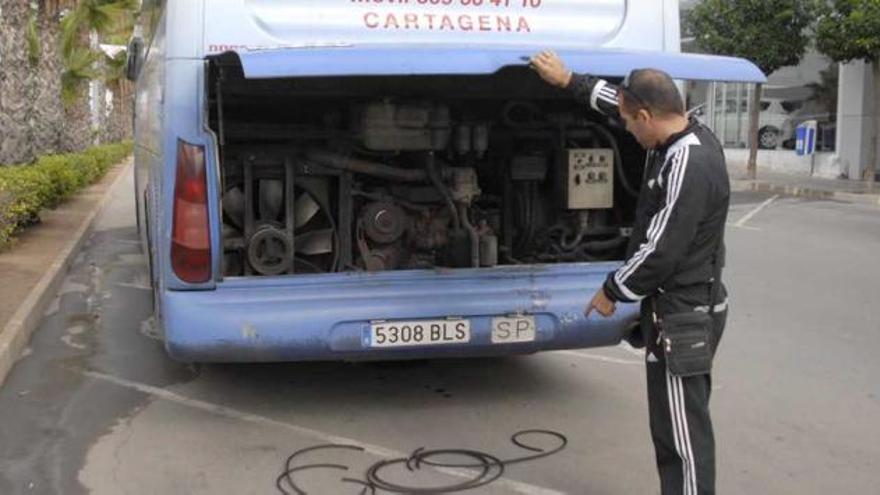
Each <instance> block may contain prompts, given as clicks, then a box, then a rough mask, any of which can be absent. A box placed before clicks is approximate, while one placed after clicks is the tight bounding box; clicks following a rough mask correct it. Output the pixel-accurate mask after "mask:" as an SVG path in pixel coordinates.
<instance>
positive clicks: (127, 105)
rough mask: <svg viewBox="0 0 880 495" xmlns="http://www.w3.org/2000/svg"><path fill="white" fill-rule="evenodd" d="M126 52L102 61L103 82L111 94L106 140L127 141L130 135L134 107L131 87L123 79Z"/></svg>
mask: <svg viewBox="0 0 880 495" xmlns="http://www.w3.org/2000/svg"><path fill="white" fill-rule="evenodd" d="M127 55H128V54H127V53H126V52H120V53H118V54H117V55H116V56H115V57H113V58H111V57H107V59H106V60H105V61H104V67H105V69H106V72H105V76H104V81H105V82H106V83H107V87H108V89H109V90H110V91H111V92H112V93H113V108H112V110H111V113H110V119H109V121H108V122H107V133H106V136H107V140H108V141H121V140H123V139H128V138H130V137H131V134H132V118H133V116H134V106H133V101H132V97H133V96H134V95H133V92H132V87H131V83H130V82H129V81H128V79H126V78H125V65H126V58H127Z"/></svg>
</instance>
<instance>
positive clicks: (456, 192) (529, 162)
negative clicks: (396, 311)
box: [205, 54, 644, 276]
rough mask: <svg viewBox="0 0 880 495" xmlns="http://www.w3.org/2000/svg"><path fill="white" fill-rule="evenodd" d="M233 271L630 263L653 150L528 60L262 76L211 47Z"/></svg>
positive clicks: (214, 121) (227, 249) (226, 246)
mask: <svg viewBox="0 0 880 495" xmlns="http://www.w3.org/2000/svg"><path fill="white" fill-rule="evenodd" d="M206 74H207V77H206V78H205V79H206V85H207V87H206V95H207V98H206V111H207V121H208V123H209V127H210V129H211V130H212V131H213V132H214V133H215V134H216V136H217V139H218V143H219V157H220V174H221V182H222V191H223V197H222V209H223V270H224V276H253V275H266V276H273V275H282V274H298V273H322V272H334V271H351V270H367V271H382V270H396V269H418V268H437V267H447V268H463V267H491V266H496V265H510V264H522V263H561V262H581V261H604V260H616V259H621V258H622V257H623V255H624V251H625V249H626V244H627V241H628V239H629V232H630V227H631V223H632V219H633V217H634V208H635V200H636V198H635V192H636V191H637V190H638V188H639V185H640V184H639V183H640V180H641V171H642V163H643V162H644V152H643V151H642V150H641V149H640V148H639V146H638V145H637V144H636V143H635V141H634V140H632V138H631V137H630V136H629V135H628V134H627V133H626V132H625V131H624V130H623V129H622V128H621V127H619V126H614V125H612V124H609V123H608V122H607V121H606V119H605V118H604V117H602V116H600V115H597V114H595V113H594V112H592V111H591V110H589V109H588V108H586V107H585V106H583V105H578V104H577V103H576V102H574V101H573V100H572V98H571V96H570V95H569V94H567V93H565V92H563V91H560V90H556V89H554V88H550V87H548V86H547V85H545V84H544V83H543V82H541V81H540V80H538V78H537V76H536V75H535V74H533V73H531V72H530V71H528V69H526V68H524V67H511V68H505V69H503V70H501V71H499V72H497V73H495V74H492V75H486V76H394V77H388V76H383V77H335V78H289V79H265V80H249V79H245V78H244V77H243V75H242V71H241V66H240V65H239V63H238V58H237V57H236V56H235V55H234V54H225V55H222V56H217V57H211V58H210V59H209V60H208V61H207V68H206Z"/></svg>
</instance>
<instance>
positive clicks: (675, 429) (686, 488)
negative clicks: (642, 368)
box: [666, 369, 696, 495]
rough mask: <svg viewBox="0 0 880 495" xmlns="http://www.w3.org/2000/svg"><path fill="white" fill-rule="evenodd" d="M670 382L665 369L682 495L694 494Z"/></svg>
mask: <svg viewBox="0 0 880 495" xmlns="http://www.w3.org/2000/svg"><path fill="white" fill-rule="evenodd" d="M673 386H674V385H673V383H672V375H670V374H669V370H668V369H667V370H666V395H667V396H668V397H667V400H668V401H669V416H670V418H671V419H672V440H673V441H674V442H675V451H676V452H678V458H679V459H681V461H682V462H681V479H682V482H683V483H684V490H683V492H682V493H683V494H684V495H696V494H691V493H690V488H689V486H690V484H689V483H688V479H690V476H688V463H687V462H685V455H684V448H683V447H682V443H681V433H682V431H681V429H680V420H679V417H678V408H677V407H676V401H675V391H674V389H673Z"/></svg>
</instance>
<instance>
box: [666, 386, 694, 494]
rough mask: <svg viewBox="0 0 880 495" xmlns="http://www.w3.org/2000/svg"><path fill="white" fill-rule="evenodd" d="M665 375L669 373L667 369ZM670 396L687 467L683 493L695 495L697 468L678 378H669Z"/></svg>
mask: <svg viewBox="0 0 880 495" xmlns="http://www.w3.org/2000/svg"><path fill="white" fill-rule="evenodd" d="M666 373H667V374H668V373H669V370H668V369H667V371H666ZM670 379H671V381H672V396H673V398H674V399H675V409H676V410H677V411H678V421H679V424H680V427H681V433H682V435H681V442H682V449H683V450H684V456H683V457H682V460H683V461H684V464H685V465H686V466H687V469H686V470H685V473H686V475H685V479H684V483H685V487H686V489H685V493H691V494H693V495H697V466H696V464H695V463H694V450H693V448H692V446H691V435H690V428H689V427H688V424H687V410H686V409H685V403H684V382H683V381H682V379H681V377H680V376H671V375H670Z"/></svg>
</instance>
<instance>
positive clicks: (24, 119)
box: [0, 0, 33, 163]
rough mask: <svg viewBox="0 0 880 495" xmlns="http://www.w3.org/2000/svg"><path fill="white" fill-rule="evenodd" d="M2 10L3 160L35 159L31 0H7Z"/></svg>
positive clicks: (0, 148) (0, 156) (0, 155)
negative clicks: (30, 83)
mask: <svg viewBox="0 0 880 495" xmlns="http://www.w3.org/2000/svg"><path fill="white" fill-rule="evenodd" d="M2 9H3V12H2V14H0V46H2V47H3V53H2V54H0V57H2V58H0V163H22V162H28V161H31V160H32V159H33V147H32V146H31V140H30V136H29V134H30V131H29V117H30V115H29V113H30V105H29V104H28V101H29V99H28V78H29V70H30V69H29V65H28V44H27V36H26V31H27V25H28V19H29V15H30V5H29V2H28V0H6V1H5V2H4V4H3V6H2Z"/></svg>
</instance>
